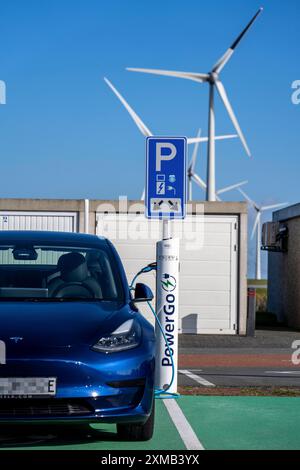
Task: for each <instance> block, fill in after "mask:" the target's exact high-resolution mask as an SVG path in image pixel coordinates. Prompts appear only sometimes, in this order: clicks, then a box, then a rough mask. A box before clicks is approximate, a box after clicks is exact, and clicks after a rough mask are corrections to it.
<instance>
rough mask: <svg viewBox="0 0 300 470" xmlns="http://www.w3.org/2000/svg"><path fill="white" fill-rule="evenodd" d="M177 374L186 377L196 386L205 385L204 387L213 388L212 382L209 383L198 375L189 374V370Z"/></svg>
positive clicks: (181, 370)
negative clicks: (195, 383) (196, 384)
mask: <svg viewBox="0 0 300 470" xmlns="http://www.w3.org/2000/svg"><path fill="white" fill-rule="evenodd" d="M178 372H179V373H180V374H183V375H186V376H187V377H189V378H190V379H192V380H194V381H195V382H197V383H198V384H201V385H205V387H215V384H213V383H212V382H209V381H208V380H206V379H204V378H203V377H200V375H196V374H193V372H191V371H190V370H185V369H184V370H183V369H180V370H179V371H178Z"/></svg>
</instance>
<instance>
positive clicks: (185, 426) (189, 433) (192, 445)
mask: <svg viewBox="0 0 300 470" xmlns="http://www.w3.org/2000/svg"><path fill="white" fill-rule="evenodd" d="M164 404H165V407H166V408H167V410H168V413H169V415H170V417H171V420H172V421H173V423H174V425H175V427H176V429H177V431H178V432H179V435H180V437H181V439H182V441H183V443H184V445H185V447H186V449H187V450H205V449H204V447H203V445H202V444H201V442H200V441H199V439H198V437H197V435H196V433H195V431H194V430H193V428H192V427H191V425H190V423H189V422H188V420H187V419H186V417H185V416H184V414H183V412H182V410H181V408H180V406H179V405H178V403H177V401H176V399H174V398H168V399H166V400H164Z"/></svg>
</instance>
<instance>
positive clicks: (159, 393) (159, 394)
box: [129, 262, 180, 399]
mask: <svg viewBox="0 0 300 470" xmlns="http://www.w3.org/2000/svg"><path fill="white" fill-rule="evenodd" d="M151 271H156V263H155V262H154V263H150V264H148V265H147V266H145V267H144V268H142V269H141V270H140V271H139V272H138V273H137V274H136V275H135V276H134V278H133V280H132V281H131V284H130V286H129V289H130V290H134V284H135V281H136V279H137V278H138V277H139V276H140V275H141V274H145V273H149V272H151ZM147 304H148V307H149V308H150V310H151V312H152V314H153V315H154V318H155V320H156V322H157V324H158V327H159V330H160V332H161V334H162V337H163V338H164V341H165V344H166V346H167V348H168V351H169V354H170V358H171V365H172V378H171V382H170V383H169V385H168V386H167V387H166V388H165V389H162V388H158V387H155V390H154V396H155V398H159V399H166V398H179V397H180V394H179V393H171V392H168V390H169V389H170V388H171V386H172V384H173V382H174V377H175V366H174V361H173V353H172V351H171V348H170V346H169V342H168V340H167V338H166V335H165V332H164V330H163V327H162V324H161V322H160V320H159V318H158V314H157V312H156V311H155V309H154V308H153V306H152V304H151V302H150V301H147Z"/></svg>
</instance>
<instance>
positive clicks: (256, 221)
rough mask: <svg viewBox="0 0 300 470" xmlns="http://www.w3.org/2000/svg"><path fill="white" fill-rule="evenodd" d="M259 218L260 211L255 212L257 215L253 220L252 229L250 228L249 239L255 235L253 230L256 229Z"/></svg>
mask: <svg viewBox="0 0 300 470" xmlns="http://www.w3.org/2000/svg"><path fill="white" fill-rule="evenodd" d="M259 219H260V211H258V212H257V215H256V217H255V222H254V225H253V229H252V232H251V240H252V239H253V237H254V235H255V230H256V227H257V225H258V222H259Z"/></svg>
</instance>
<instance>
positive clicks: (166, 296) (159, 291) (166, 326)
mask: <svg viewBox="0 0 300 470" xmlns="http://www.w3.org/2000/svg"><path fill="white" fill-rule="evenodd" d="M170 225H171V222H170V220H163V239H162V240H161V241H159V242H157V244H156V263H157V265H156V266H157V267H156V312H157V314H158V318H159V321H160V324H161V327H162V330H163V332H164V334H165V336H166V339H167V342H168V345H169V347H167V345H166V342H165V340H164V338H163V336H162V334H161V331H160V328H159V326H158V324H156V325H155V335H156V358H155V360H156V368H155V386H156V387H157V388H159V389H160V390H165V389H168V392H170V393H177V370H178V308H179V302H178V297H179V239H178V238H172V236H171V233H170V231H171V230H170V229H171V227H170ZM171 355H172V358H171V357H170V356H171ZM172 360H173V364H172ZM173 366H174V377H173V382H172V376H173ZM171 382H172V385H171V386H170V387H169V385H170V384H171Z"/></svg>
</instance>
